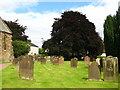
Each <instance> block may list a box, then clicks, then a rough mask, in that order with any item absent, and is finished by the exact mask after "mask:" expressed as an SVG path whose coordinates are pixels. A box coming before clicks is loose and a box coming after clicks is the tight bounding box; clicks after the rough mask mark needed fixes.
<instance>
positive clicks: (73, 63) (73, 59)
mask: <svg viewBox="0 0 120 90" xmlns="http://www.w3.org/2000/svg"><path fill="white" fill-rule="evenodd" d="M77 63H78V59H77V58H76V57H75V58H72V59H71V67H74V68H76V67H77Z"/></svg>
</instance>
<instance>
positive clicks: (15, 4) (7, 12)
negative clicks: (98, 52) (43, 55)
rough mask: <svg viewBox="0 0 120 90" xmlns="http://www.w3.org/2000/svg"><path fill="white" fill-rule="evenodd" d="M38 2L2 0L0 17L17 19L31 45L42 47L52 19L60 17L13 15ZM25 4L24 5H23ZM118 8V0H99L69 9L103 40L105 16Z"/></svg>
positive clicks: (48, 33) (44, 14) (53, 14)
mask: <svg viewBox="0 0 120 90" xmlns="http://www.w3.org/2000/svg"><path fill="white" fill-rule="evenodd" d="M39 1H40V0H31V1H30V0H12V2H11V0H3V2H1V3H0V16H1V17H2V18H3V19H5V20H9V21H11V20H12V21H15V20H16V19H19V21H18V23H20V24H21V25H24V26H27V27H28V29H27V30H26V35H28V36H29V38H30V39H31V40H32V42H33V43H35V44H36V45H39V46H40V47H41V45H42V39H41V38H43V39H45V40H47V39H49V38H50V31H51V30H52V27H51V26H52V24H53V21H54V18H58V17H60V14H59V13H57V12H45V13H42V14H41V13H35V12H27V13H19V14H18V13H15V12H14V11H15V10H16V9H18V8H24V7H27V8H29V7H30V6H31V5H35V4H37V3H38V2H39ZM25 2H26V3H25ZM117 8H118V0H100V1H99V2H97V3H93V4H91V5H88V6H84V7H78V8H71V9H70V10H74V11H79V12H82V13H83V14H86V16H87V18H88V19H89V20H90V21H91V22H93V23H94V24H95V26H96V31H97V32H99V33H100V36H101V37H102V38H103V23H104V20H105V18H106V16H107V15H109V14H112V15H113V14H115V13H116V11H117Z"/></svg>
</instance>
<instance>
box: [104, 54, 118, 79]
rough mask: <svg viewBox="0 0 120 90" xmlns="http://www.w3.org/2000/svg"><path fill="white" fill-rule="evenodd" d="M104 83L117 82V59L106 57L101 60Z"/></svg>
mask: <svg viewBox="0 0 120 90" xmlns="http://www.w3.org/2000/svg"><path fill="white" fill-rule="evenodd" d="M103 72H104V81H118V58H117V57H112V56H108V57H106V58H105V59H104V60H103Z"/></svg>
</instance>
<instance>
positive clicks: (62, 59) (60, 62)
mask: <svg viewBox="0 0 120 90" xmlns="http://www.w3.org/2000/svg"><path fill="white" fill-rule="evenodd" d="M59 64H64V57H63V56H60V57H59Z"/></svg>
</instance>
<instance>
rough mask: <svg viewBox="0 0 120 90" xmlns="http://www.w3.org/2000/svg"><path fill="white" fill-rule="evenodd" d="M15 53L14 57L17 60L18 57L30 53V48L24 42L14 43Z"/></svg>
mask: <svg viewBox="0 0 120 90" xmlns="http://www.w3.org/2000/svg"><path fill="white" fill-rule="evenodd" d="M12 44H13V47H14V48H13V51H14V56H15V57H16V58H17V57H18V56H21V55H25V54H27V53H29V50H30V46H29V45H28V44H27V43H26V42H24V41H13V42H12Z"/></svg>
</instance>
